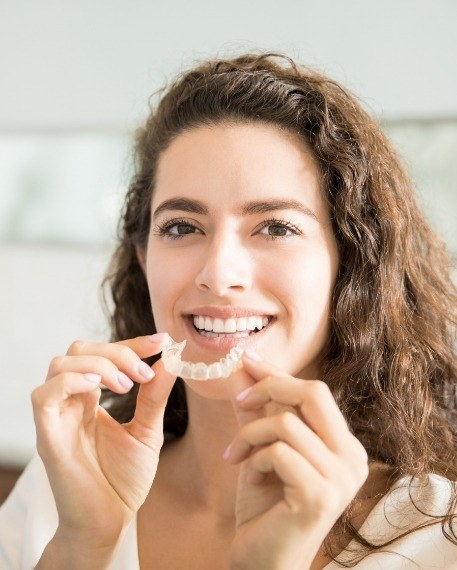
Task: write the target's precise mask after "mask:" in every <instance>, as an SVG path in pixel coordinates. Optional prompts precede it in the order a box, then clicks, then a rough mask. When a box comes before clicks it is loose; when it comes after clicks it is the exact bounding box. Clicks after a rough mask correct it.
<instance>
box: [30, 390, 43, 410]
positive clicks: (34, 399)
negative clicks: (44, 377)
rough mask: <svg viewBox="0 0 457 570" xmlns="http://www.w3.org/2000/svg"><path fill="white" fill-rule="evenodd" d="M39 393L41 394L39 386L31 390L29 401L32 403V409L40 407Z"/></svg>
mask: <svg viewBox="0 0 457 570" xmlns="http://www.w3.org/2000/svg"><path fill="white" fill-rule="evenodd" d="M41 393H42V390H41V386H38V387H37V388H35V389H34V390H32V393H31V394H30V400H31V401H32V407H33V408H35V409H36V408H39V407H40V403H41Z"/></svg>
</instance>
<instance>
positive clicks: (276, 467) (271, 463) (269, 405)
mask: <svg viewBox="0 0 457 570" xmlns="http://www.w3.org/2000/svg"><path fill="white" fill-rule="evenodd" d="M247 388H251V389H250V392H249V394H248V396H247V397H245V399H243V400H241V401H237V399H236V397H237V395H238V394H240V393H241V392H242V391H244V390H245V389H247ZM230 390H231V399H232V403H233V406H234V409H235V413H236V415H237V418H238V422H239V424H240V430H239V432H238V434H237V436H236V437H235V439H234V440H233V441H232V443H231V447H230V455H229V456H228V458H227V459H226V460H227V461H228V462H230V463H232V464H238V463H242V464H241V466H240V474H239V478H238V489H237V500H236V535H235V538H234V540H233V543H232V548H231V553H230V568H231V569H233V570H273V569H274V570H279V569H281V570H282V569H287V570H295V569H297V570H298V569H300V570H304V569H306V568H309V567H310V566H311V563H312V561H313V559H314V558H315V556H316V554H317V552H318V550H319V548H320V546H321V544H322V542H323V540H324V539H325V537H326V535H327V534H328V533H329V531H330V530H331V528H332V526H333V525H334V523H335V522H336V520H337V519H338V517H339V516H340V515H341V513H342V512H343V511H344V509H345V508H346V506H347V505H348V504H349V503H350V502H351V500H352V499H353V498H354V497H355V495H356V494H357V492H358V490H359V489H360V487H361V486H362V485H363V483H364V482H365V480H366V478H367V476H368V457H367V453H366V451H365V449H364V448H363V446H362V444H361V443H360V442H359V441H358V440H357V439H356V438H355V437H354V436H353V435H352V433H351V432H350V431H349V428H348V425H347V423H346V421H345V419H344V417H343V415H342V414H341V412H340V410H339V408H338V406H337V404H336V402H335V400H334V399H333V396H332V394H331V392H330V390H329V388H328V387H327V385H326V384H325V383H324V382H322V381H320V380H301V379H297V378H294V377H292V376H290V375H289V374H286V373H284V372H281V371H280V370H278V369H277V368H276V367H275V366H274V365H272V364H269V363H267V362H265V361H263V360H261V361H254V360H251V359H249V358H247V357H246V356H243V368H241V369H240V370H238V371H237V372H236V373H234V374H233V376H232V377H231V382H230Z"/></svg>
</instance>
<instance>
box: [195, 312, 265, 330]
mask: <svg viewBox="0 0 457 570" xmlns="http://www.w3.org/2000/svg"><path fill="white" fill-rule="evenodd" d="M193 319H194V325H195V326H196V327H197V328H198V329H202V330H205V331H213V332H215V333H234V332H237V331H253V330H254V329H259V330H260V329H263V327H266V326H267V324H268V322H269V318H268V317H256V316H255V317H241V318H239V319H213V318H212V317H207V316H203V315H194V317H193Z"/></svg>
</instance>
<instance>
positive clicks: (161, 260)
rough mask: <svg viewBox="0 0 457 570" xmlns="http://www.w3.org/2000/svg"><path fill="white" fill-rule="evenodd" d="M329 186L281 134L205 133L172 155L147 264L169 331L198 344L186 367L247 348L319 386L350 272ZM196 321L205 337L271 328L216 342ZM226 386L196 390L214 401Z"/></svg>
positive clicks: (187, 353) (163, 165)
mask: <svg viewBox="0 0 457 570" xmlns="http://www.w3.org/2000/svg"><path fill="white" fill-rule="evenodd" d="M320 185H321V177H320V173H319V169H318V166H317V163H316V161H315V160H314V158H313V156H312V154H311V152H310V151H309V150H308V149H307V148H306V146H305V145H304V144H303V142H302V141H300V140H299V139H298V138H297V137H296V136H295V135H293V134H290V133H284V132H282V131H280V130H279V129H278V128H276V127H274V126H270V125H264V124H254V125H253V124H239V125H230V126H229V125H222V124H220V125H218V126H213V127H207V126H201V127H196V128H194V129H193V130H190V131H188V132H186V133H184V134H181V135H179V136H178V137H177V138H176V139H175V140H174V141H173V142H172V143H171V144H170V146H169V147H168V148H167V149H166V150H165V151H164V152H163V154H162V155H161V157H160V159H159V164H158V171H157V178H156V186H155V189H154V194H153V199H152V203H151V230H150V233H149V239H148V245H147V250H146V252H144V254H143V257H142V265H143V268H144V271H145V274H146V277H147V281H148V286H149V291H150V298H151V304H152V309H153V314H154V320H155V323H156V326H157V330H158V331H167V332H168V333H169V334H170V335H171V336H172V338H173V339H174V340H176V341H182V340H184V339H186V340H187V345H186V347H185V349H184V352H183V355H182V358H183V360H190V361H192V362H205V363H206V364H211V363H212V362H216V361H217V360H219V359H220V358H222V357H223V356H225V355H226V353H227V352H228V351H229V350H230V348H231V347H233V346H234V345H235V344H237V343H238V342H243V343H246V344H248V345H250V346H252V348H254V349H255V350H256V351H257V352H258V353H259V354H260V355H262V356H263V357H264V358H265V359H266V360H268V361H270V362H272V363H274V364H275V365H276V366H278V367H279V368H280V369H282V370H284V371H285V372H287V373H290V374H292V375H294V376H298V377H301V378H316V377H318V374H319V366H318V362H319V354H320V353H321V351H322V349H323V347H324V344H325V341H326V338H327V335H328V322H329V303H330V298H331V294H332V289H333V285H334V282H335V277H336V273H337V267H338V253H337V246H336V241H335V238H334V236H333V233H332V230H331V224H330V218H329V212H328V208H327V206H326V203H325V201H324V199H323V195H322V191H321V187H320ZM170 201H172V202H170ZM159 228H162V229H161V230H160V229H159ZM139 257H141V253H139ZM192 315H200V317H202V319H203V320H199V322H200V324H199V326H202V325H203V326H204V325H205V324H208V323H209V324H210V325H211V326H216V322H215V320H214V319H215V318H218V317H219V318H222V324H223V325H224V326H225V325H228V326H229V328H230V326H231V327H233V326H234V324H236V325H237V327H238V328H241V329H242V328H243V327H244V326H245V325H248V324H249V315H251V316H260V317H262V318H263V317H267V318H268V323H269V324H268V325H267V326H266V327H265V328H264V329H263V330H262V331H260V332H254V333H252V332H251V334H249V336H246V335H248V333H246V332H244V333H243V332H241V333H239V334H240V336H244V337H245V338H234V335H235V333H228V332H225V333H224V334H225V335H226V336H225V337H220V336H217V337H216V334H219V333H215V332H212V333H209V334H208V333H203V334H202V333H199V332H197V330H196V328H195V326H194V324H193V318H192ZM205 317H209V318H210V319H209V321H208V320H207V319H206V318H205ZM243 318H245V319H247V320H246V321H245V322H244V321H243ZM233 319H235V320H233ZM239 319H241V321H240V320H239ZM262 321H263V322H265V319H262ZM220 324H221V322H219V325H220ZM257 324H258V323H257ZM207 328H211V327H208V326H207ZM230 330H232V329H230ZM224 382H227V379H219V380H214V381H211V382H196V381H192V380H190V381H189V380H188V381H186V383H187V384H190V385H193V386H196V385H199V386H198V390H199V391H203V392H204V391H205V390H209V388H207V387H205V385H206V386H208V385H211V391H212V393H215V392H214V390H216V392H217V390H219V389H220V387H222V386H223V383H224Z"/></svg>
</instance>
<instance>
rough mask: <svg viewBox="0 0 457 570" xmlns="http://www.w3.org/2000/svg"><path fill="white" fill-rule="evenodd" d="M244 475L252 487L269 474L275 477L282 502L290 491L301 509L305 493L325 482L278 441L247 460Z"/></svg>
mask: <svg viewBox="0 0 457 570" xmlns="http://www.w3.org/2000/svg"><path fill="white" fill-rule="evenodd" d="M246 471H247V474H246V480H247V482H248V483H253V484H255V483H257V482H261V481H262V480H263V478H264V477H265V476H266V475H268V474H269V473H275V474H276V475H277V477H278V478H279V479H280V480H281V481H282V483H283V484H284V487H285V489H284V498H286V496H287V494H289V497H290V491H291V490H292V491H293V493H292V496H294V497H295V499H296V504H299V505H300V506H301V507H302V506H303V502H304V497H305V496H306V494H307V492H309V490H311V489H313V487H314V489H315V488H316V487H317V488H318V487H320V486H322V485H323V483H324V482H325V479H324V478H323V477H322V476H321V475H320V474H319V473H318V472H317V471H316V470H315V469H314V468H313V466H312V465H311V464H310V463H309V462H308V461H307V459H306V458H304V457H303V456H302V455H300V454H299V453H297V451H295V450H294V449H292V448H291V447H289V446H288V445H287V444H286V443H284V442H280V441H279V442H276V443H273V444H272V445H269V446H268V447H264V448H263V449H260V450H259V451H257V453H256V454H255V455H253V456H252V457H250V458H249V461H248V464H247V469H246Z"/></svg>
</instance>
